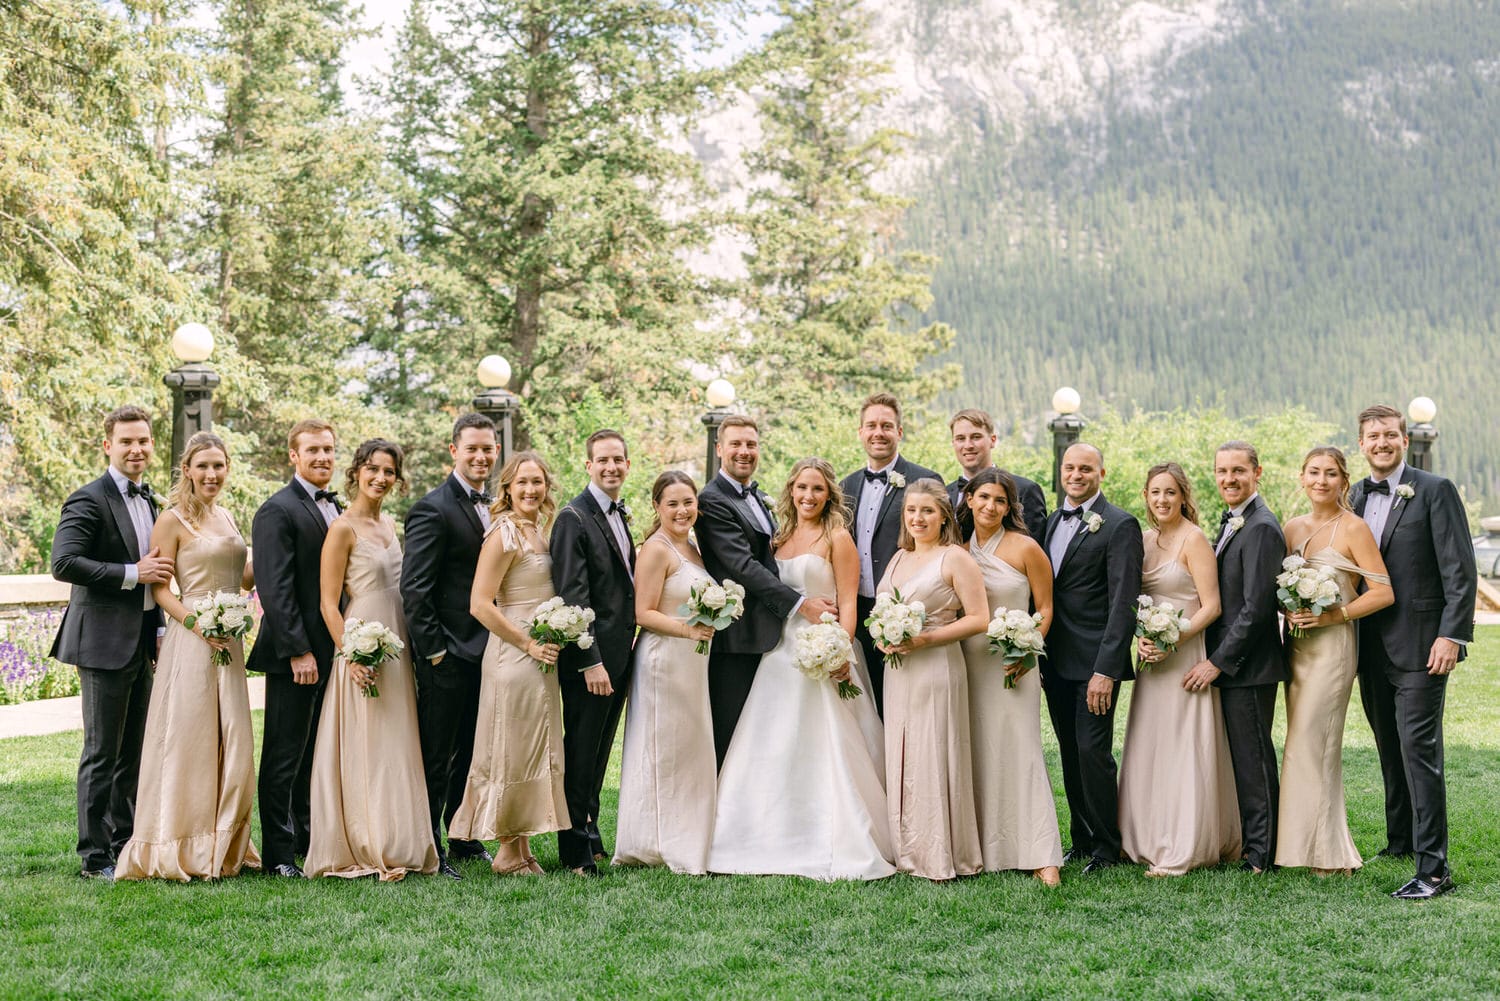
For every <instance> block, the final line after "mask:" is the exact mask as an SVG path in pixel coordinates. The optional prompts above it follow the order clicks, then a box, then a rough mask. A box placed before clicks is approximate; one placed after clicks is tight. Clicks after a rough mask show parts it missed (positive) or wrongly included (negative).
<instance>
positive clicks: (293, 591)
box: [245, 418, 342, 876]
mask: <svg viewBox="0 0 1500 1001" xmlns="http://www.w3.org/2000/svg"><path fill="white" fill-rule="evenodd" d="M337 444H338V443H337V440H336V438H335V436H334V433H333V425H332V424H329V423H328V422H327V421H324V420H318V419H316V418H308V419H306V420H301V421H298V422H297V423H296V424H294V425H293V426H292V430H291V431H290V432H289V433H288V434H287V457H288V460H289V461H290V462H291V464H292V469H293V470H294V472H293V475H292V479H291V482H289V483H288V484H287V485H286V486H284V487H282V488H281V489H280V490H278V491H277V492H276V493H274V494H272V495H271V496H270V498H269V499H267V500H266V502H265V503H264V504H262V505H261V506H260V508H259V510H257V511H256V512H255V519H254V521H253V522H251V526H250V539H251V544H252V545H253V546H254V550H253V552H254V554H255V590H256V594H257V595H258V596H259V598H260V604H261V608H262V610H263V618H262V620H261V625H260V632H259V634H258V636H257V638H256V642H255V645H254V646H253V647H252V648H251V650H250V657H249V659H248V660H247V661H246V663H245V666H246V667H247V668H248V669H250V670H252V671H261V672H264V674H265V676H266V719H265V732H264V736H263V737H262V740H261V752H260V777H259V779H258V781H257V790H256V792H257V796H258V798H259V799H260V828H261V856H262V866H263V868H264V871H265V873H266V874H267V875H268V876H301V875H302V870H301V869H300V868H298V866H297V856H298V855H306V854H307V839H308V813H309V809H310V808H309V803H308V797H309V792H310V787H311V784H312V760H313V741H314V739H315V738H316V736H317V733H318V717H319V715H320V714H321V712H322V709H323V693H324V691H326V690H327V688H328V675H329V673H330V672H331V671H332V669H333V639H332V638H331V637H330V636H329V635H328V627H327V626H326V625H325V624H324V623H323V614H322V612H321V611H320V609H319V607H318V580H319V574H318V572H319V561H320V560H321V558H322V553H323V540H324V538H326V537H327V535H328V526H329V525H330V524H331V523H332V522H333V519H335V518H337V517H338V516H339V511H340V510H342V508H341V507H340V506H339V501H338V495H337V493H336V491H334V490H332V489H331V484H332V482H333V462H334V450H335V448H336V447H337Z"/></svg>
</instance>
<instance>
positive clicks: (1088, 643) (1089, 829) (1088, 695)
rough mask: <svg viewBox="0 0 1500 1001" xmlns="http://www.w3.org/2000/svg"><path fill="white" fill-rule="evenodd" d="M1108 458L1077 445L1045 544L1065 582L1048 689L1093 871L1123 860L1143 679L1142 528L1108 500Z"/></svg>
mask: <svg viewBox="0 0 1500 1001" xmlns="http://www.w3.org/2000/svg"><path fill="white" fill-rule="evenodd" d="M1103 479H1104V456H1103V455H1102V454H1101V453H1100V451H1099V450H1098V449H1097V448H1095V447H1094V446H1093V445H1085V444H1083V443H1081V442H1080V443H1078V444H1076V445H1073V446H1071V447H1069V449H1068V450H1067V451H1066V452H1064V453H1063V460H1062V485H1063V494H1064V496H1065V497H1066V500H1064V502H1063V506H1062V507H1061V508H1059V509H1058V510H1057V511H1055V512H1053V514H1052V517H1051V518H1050V519H1048V522H1047V530H1046V534H1045V536H1044V545H1045V548H1046V549H1047V553H1048V555H1049V556H1050V558H1051V560H1052V572H1053V574H1054V575H1055V577H1056V582H1055V583H1054V585H1053V589H1052V599H1053V604H1052V616H1053V618H1052V631H1051V632H1050V633H1049V634H1048V635H1047V657H1046V659H1045V660H1043V661H1042V690H1043V691H1044V692H1046V694H1047V712H1048V714H1049V715H1050V716H1051V717H1052V728H1053V730H1055V731H1056V733H1057V743H1058V752H1059V755H1060V756H1061V758H1062V772H1063V787H1064V789H1065V790H1066V792H1067V796H1068V810H1069V812H1070V814H1071V820H1070V827H1071V829H1072V838H1073V846H1072V849H1071V850H1070V851H1069V852H1068V860H1069V861H1073V860H1078V859H1082V858H1084V857H1088V859H1089V863H1088V865H1087V866H1086V867H1085V868H1084V870H1083V871H1084V872H1085V873H1091V872H1096V871H1098V870H1100V869H1105V868H1108V867H1110V866H1113V865H1118V864H1119V861H1120V822H1119V797H1118V796H1117V794H1116V779H1115V757H1114V732H1115V731H1114V726H1115V703H1116V699H1117V696H1118V695H1119V691H1120V682H1121V681H1129V680H1131V679H1132V678H1134V677H1135V674H1134V672H1133V671H1132V670H1131V666H1130V651H1131V648H1132V646H1133V645H1134V643H1135V609H1136V602H1135V599H1136V597H1137V596H1138V595H1139V594H1140V593H1141V561H1142V559H1143V556H1144V553H1143V549H1142V543H1141V526H1140V523H1139V522H1137V521H1136V520H1135V518H1134V517H1133V516H1131V515H1130V514H1129V513H1128V512H1126V511H1123V510H1121V509H1120V508H1117V507H1115V506H1114V505H1113V504H1111V503H1110V502H1109V501H1107V500H1105V499H1104V495H1103V494H1102V493H1100V492H1099V485H1100V483H1101V482H1102V481H1103Z"/></svg>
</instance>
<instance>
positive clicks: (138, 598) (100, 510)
mask: <svg viewBox="0 0 1500 1001" xmlns="http://www.w3.org/2000/svg"><path fill="white" fill-rule="evenodd" d="M148 503H149V504H150V505H151V520H152V521H155V520H156V515H157V513H158V512H157V507H156V502H155V501H154V500H152V501H148ZM139 550H140V545H139V543H138V542H137V541H136V537H135V523H134V522H132V521H131V520H130V511H129V510H128V509H127V508H126V507H125V498H123V497H121V496H120V491H119V489H118V488H117V487H116V486H115V481H114V479H113V478H112V477H111V476H110V475H109V473H105V474H104V475H103V476H101V477H99V478H98V479H97V480H94V481H93V482H92V483H89V484H88V485H87V486H84V487H80V488H79V489H78V490H75V491H74V492H73V494H72V496H70V497H69V498H68V499H67V501H65V502H64V503H63V509H62V518H61V519H60V520H59V521H58V523H57V531H56V533H55V534H54V535H53V536H52V576H53V577H56V578H57V579H58V580H61V581H66V582H68V583H69V584H71V585H73V588H72V591H71V593H70V594H69V595H68V607H67V609H66V610H65V611H64V612H63V619H62V624H61V625H60V626H59V627H58V630H57V636H56V638H55V639H53V641H52V656H53V657H56V658H57V659H58V660H60V661H62V662H63V663H64V664H73V665H75V666H77V667H89V668H93V669H95V670H99V671H118V670H120V669H121V668H123V667H125V666H126V665H127V664H129V663H130V661H131V660H132V659H133V658H134V657H135V653H136V649H137V644H138V642H139V639H140V635H141V630H142V629H143V628H144V626H143V624H142V622H143V620H142V617H143V616H144V615H146V613H145V612H144V611H143V608H142V606H143V605H144V604H145V601H146V590H145V589H146V587H147V585H145V584H139V583H137V584H136V586H135V587H132V588H131V589H130V590H128V591H127V590H125V588H124V584H125V566H126V564H128V563H136V562H139V560H140V558H141V557H142V556H143V555H144V554H143V553H141V552H140V551H139ZM151 614H153V615H154V616H155V617H156V621H157V622H158V623H160V622H161V621H162V619H161V610H160V609H157V610H155V611H154V612H152V613H151Z"/></svg>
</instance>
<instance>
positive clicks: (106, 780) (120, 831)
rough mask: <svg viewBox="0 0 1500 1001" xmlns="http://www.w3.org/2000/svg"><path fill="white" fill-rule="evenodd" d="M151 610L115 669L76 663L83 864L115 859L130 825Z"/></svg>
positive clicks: (152, 643)
mask: <svg viewBox="0 0 1500 1001" xmlns="http://www.w3.org/2000/svg"><path fill="white" fill-rule="evenodd" d="M155 654H156V622H155V618H154V614H153V616H152V617H150V618H149V619H143V621H142V624H141V635H140V638H139V640H138V642H137V644H136V651H135V655H134V656H133V657H131V659H130V662H129V663H127V664H126V665H125V666H124V667H123V668H121V669H120V670H118V671H101V670H97V669H95V668H89V667H79V668H78V684H79V689H80V694H81V695H82V700H81V701H82V713H83V752H82V753H81V754H80V755H79V757H78V857H79V858H80V859H81V860H82V862H83V868H85V869H92V870H98V869H103V868H104V867H105V866H111V865H114V864H115V859H116V858H117V857H118V856H119V854H120V849H122V848H124V847H125V842H127V841H129V840H130V834H131V832H132V831H133V830H134V828H135V791H136V785H137V784H138V782H139V780H140V774H141V744H142V742H143V741H144V739H145V736H146V711H147V709H148V708H150V704H151V680H152V679H151V662H152V661H153V660H154V659H155Z"/></svg>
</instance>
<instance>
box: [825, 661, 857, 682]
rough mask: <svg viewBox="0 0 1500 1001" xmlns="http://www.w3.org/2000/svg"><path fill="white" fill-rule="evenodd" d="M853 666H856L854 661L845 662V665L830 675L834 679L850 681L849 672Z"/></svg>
mask: <svg viewBox="0 0 1500 1001" xmlns="http://www.w3.org/2000/svg"><path fill="white" fill-rule="evenodd" d="M853 667H854V665H853V664H852V663H849V664H845V665H844V666H843V667H841V668H839V669H838V670H837V671H834V672H833V673H832V674H830V675H829V677H830V678H832V679H833V680H834V681H848V680H849V672H850V670H851V669H852V668H853Z"/></svg>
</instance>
